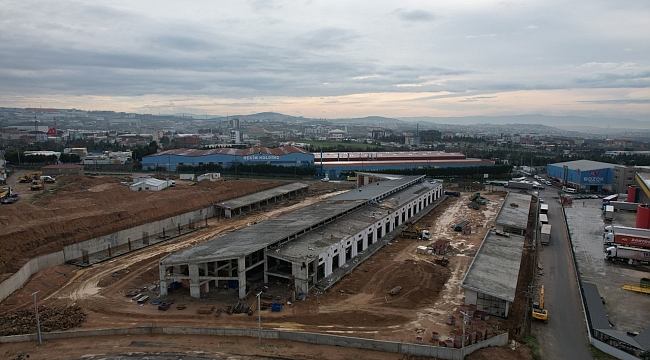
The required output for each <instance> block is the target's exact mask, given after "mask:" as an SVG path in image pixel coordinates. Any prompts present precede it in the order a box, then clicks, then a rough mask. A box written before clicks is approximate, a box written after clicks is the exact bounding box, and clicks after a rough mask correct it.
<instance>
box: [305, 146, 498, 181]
mask: <svg viewBox="0 0 650 360" xmlns="http://www.w3.org/2000/svg"><path fill="white" fill-rule="evenodd" d="M314 163H315V165H316V167H317V168H319V169H320V173H321V174H322V175H327V176H328V177H329V178H331V179H335V178H337V177H339V176H341V172H352V171H381V170H390V169H419V168H441V167H467V166H493V165H494V161H491V160H483V159H473V158H467V156H465V155H464V154H461V153H447V152H444V151H387V152H372V151H371V152H367V151H363V152H331V153H322V154H320V153H314Z"/></svg>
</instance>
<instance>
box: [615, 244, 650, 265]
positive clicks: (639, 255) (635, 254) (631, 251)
mask: <svg viewBox="0 0 650 360" xmlns="http://www.w3.org/2000/svg"><path fill="white" fill-rule="evenodd" d="M605 259H606V260H611V261H625V262H627V263H628V264H629V265H636V264H638V263H639V262H645V263H648V262H650V249H641V248H635V247H629V246H620V245H616V246H610V247H608V248H607V250H605Z"/></svg>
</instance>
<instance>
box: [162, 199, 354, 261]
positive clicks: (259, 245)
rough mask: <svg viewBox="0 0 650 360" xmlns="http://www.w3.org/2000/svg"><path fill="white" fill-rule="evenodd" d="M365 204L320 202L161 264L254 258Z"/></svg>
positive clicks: (171, 258)
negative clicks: (262, 251) (277, 243)
mask: <svg viewBox="0 0 650 360" xmlns="http://www.w3.org/2000/svg"><path fill="white" fill-rule="evenodd" d="M364 203H365V202H364V201H361V200H359V201H348V202H341V201H331V200H325V201H321V202H318V203H316V204H312V205H309V206H306V207H304V208H302V209H300V211H293V212H290V213H288V214H285V215H282V216H280V217H277V218H275V219H269V220H265V221H262V222H259V223H257V224H254V225H252V226H249V227H247V228H244V229H241V230H238V231H235V232H232V233H229V234H226V235H223V236H221V237H218V238H215V239H212V240H210V241H208V242H205V243H203V244H200V245H197V246H194V247H191V248H189V249H185V250H181V251H178V252H175V253H172V254H170V255H168V256H167V257H165V258H164V259H163V260H161V263H162V264H165V265H172V264H178V263H181V264H187V263H188V262H192V263H196V262H206V261H216V260H225V259H232V258H237V257H240V256H244V255H247V254H251V253H254V252H256V251H259V250H262V249H265V248H266V247H268V246H270V245H272V244H274V243H276V242H278V241H281V240H283V239H286V238H288V237H289V236H292V235H294V234H297V233H299V232H301V231H303V230H308V229H309V228H310V227H312V226H314V225H316V224H319V223H321V222H323V221H326V220H327V219H329V218H331V217H332V216H335V215H336V214H340V213H343V212H345V211H349V210H351V209H354V208H355V207H357V206H359V205H362V204H364Z"/></svg>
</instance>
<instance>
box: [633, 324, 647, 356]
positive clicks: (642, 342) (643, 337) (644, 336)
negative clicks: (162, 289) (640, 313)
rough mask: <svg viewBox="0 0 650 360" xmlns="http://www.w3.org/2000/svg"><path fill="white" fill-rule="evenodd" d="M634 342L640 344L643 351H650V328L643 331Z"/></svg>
mask: <svg viewBox="0 0 650 360" xmlns="http://www.w3.org/2000/svg"><path fill="white" fill-rule="evenodd" d="M634 340H636V342H637V343H638V344H639V346H640V347H641V349H643V350H646V351H649V350H650V327H649V328H647V329H645V330H643V331H641V332H640V333H639V335H637V336H636V337H634Z"/></svg>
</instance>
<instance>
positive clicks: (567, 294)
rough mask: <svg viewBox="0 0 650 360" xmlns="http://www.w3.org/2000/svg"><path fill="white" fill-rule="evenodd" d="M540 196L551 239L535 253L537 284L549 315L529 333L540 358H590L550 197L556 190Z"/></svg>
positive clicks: (567, 247) (559, 212)
mask: <svg viewBox="0 0 650 360" xmlns="http://www.w3.org/2000/svg"><path fill="white" fill-rule="evenodd" d="M540 196H541V198H542V199H543V200H544V201H545V203H546V204H548V205H549V216H548V217H549V223H550V224H551V227H552V228H551V243H550V245H549V246H544V247H542V248H540V251H539V257H538V262H539V263H540V264H541V265H542V267H543V274H542V275H541V276H540V277H539V278H538V284H540V285H541V284H543V285H544V290H545V293H546V296H545V306H546V308H547V309H548V311H549V318H548V324H544V323H534V324H533V335H535V336H536V337H537V340H538V342H539V344H540V348H541V349H542V358H543V359H592V356H591V353H590V352H589V348H588V344H589V342H588V339H587V328H586V324H585V318H584V313H583V310H582V304H581V300H580V292H579V290H578V284H577V283H576V277H575V275H574V274H575V272H574V266H573V261H572V259H571V251H570V245H569V240H568V236H567V233H566V230H565V229H566V228H565V225H564V219H563V217H562V209H561V207H560V204H559V203H558V202H557V200H555V199H553V196H557V190H556V189H548V190H544V191H541V192H540Z"/></svg>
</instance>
